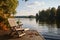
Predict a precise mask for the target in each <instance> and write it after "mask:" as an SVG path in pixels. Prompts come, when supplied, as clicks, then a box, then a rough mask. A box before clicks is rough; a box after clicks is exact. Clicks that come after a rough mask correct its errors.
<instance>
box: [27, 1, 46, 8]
mask: <svg viewBox="0 0 60 40" xmlns="http://www.w3.org/2000/svg"><path fill="white" fill-rule="evenodd" d="M42 5H45V2H39V1H35V2H33V3H30V4H28V5H27V7H37V6H42Z"/></svg>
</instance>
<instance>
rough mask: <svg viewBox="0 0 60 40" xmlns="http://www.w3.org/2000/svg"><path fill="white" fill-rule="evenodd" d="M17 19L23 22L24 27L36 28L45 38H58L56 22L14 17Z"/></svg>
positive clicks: (59, 30) (55, 39) (51, 39)
mask: <svg viewBox="0 0 60 40" xmlns="http://www.w3.org/2000/svg"><path fill="white" fill-rule="evenodd" d="M18 19H20V21H21V22H22V23H23V27H24V28H30V30H37V31H38V32H39V33H40V34H42V36H43V37H44V38H45V39H46V40H60V28H58V27H57V25H56V24H46V23H43V22H40V23H39V22H36V19H35V18H16V20H18Z"/></svg>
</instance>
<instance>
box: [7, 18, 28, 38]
mask: <svg viewBox="0 0 60 40" xmlns="http://www.w3.org/2000/svg"><path fill="white" fill-rule="evenodd" d="M8 22H9V24H10V27H11V32H10V34H9V35H14V34H16V35H18V37H21V36H23V35H25V34H26V33H25V32H24V31H26V30H29V28H27V29H24V28H22V24H19V25H18V24H17V22H16V20H15V19H14V18H8Z"/></svg>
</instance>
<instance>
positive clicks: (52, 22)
mask: <svg viewBox="0 0 60 40" xmlns="http://www.w3.org/2000/svg"><path fill="white" fill-rule="evenodd" d="M36 23H38V24H48V25H50V26H51V27H53V26H54V24H56V26H57V28H60V20H56V19H55V20H53V21H50V20H47V21H42V20H39V19H38V20H37V19H36ZM48 25H47V26H48Z"/></svg>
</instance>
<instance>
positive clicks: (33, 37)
mask: <svg viewBox="0 0 60 40" xmlns="http://www.w3.org/2000/svg"><path fill="white" fill-rule="evenodd" d="M25 33H26V34H25V35H24V36H22V37H20V38H17V37H16V36H14V37H3V38H1V37H0V38H1V40H45V39H44V38H43V37H42V36H41V35H40V34H39V33H38V32H37V31H36V30H28V31H26V32H25Z"/></svg>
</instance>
